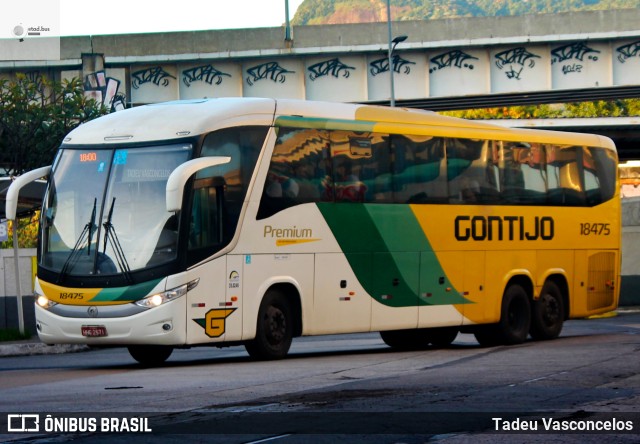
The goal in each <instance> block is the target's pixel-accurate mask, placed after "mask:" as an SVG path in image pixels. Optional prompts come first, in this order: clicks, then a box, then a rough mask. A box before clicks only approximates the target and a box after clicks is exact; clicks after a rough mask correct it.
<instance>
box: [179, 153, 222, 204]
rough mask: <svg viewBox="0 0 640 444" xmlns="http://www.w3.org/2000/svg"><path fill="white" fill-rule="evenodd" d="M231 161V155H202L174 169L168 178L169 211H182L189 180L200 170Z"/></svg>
mask: <svg viewBox="0 0 640 444" xmlns="http://www.w3.org/2000/svg"><path fill="white" fill-rule="evenodd" d="M229 162H231V157H228V156H218V157H200V158H198V159H193V160H190V161H188V162H185V163H183V164H182V165H180V166H179V167H178V168H176V169H175V170H173V172H172V173H171V175H169V179H167V211H169V212H173V211H180V209H181V208H182V196H183V193H184V185H185V183H187V180H189V178H190V177H191V176H192V175H194V174H195V173H197V172H198V171H200V170H204V169H205V168H209V167H212V166H216V165H223V164H225V163H229Z"/></svg>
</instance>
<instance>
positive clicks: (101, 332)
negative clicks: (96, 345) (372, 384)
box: [81, 325, 107, 338]
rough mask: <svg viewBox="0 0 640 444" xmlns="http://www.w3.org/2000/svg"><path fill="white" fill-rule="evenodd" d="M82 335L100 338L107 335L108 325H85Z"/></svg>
mask: <svg viewBox="0 0 640 444" xmlns="http://www.w3.org/2000/svg"><path fill="white" fill-rule="evenodd" d="M81 329H82V336H86V337H88V338H100V337H102V336H107V327H105V326H104V325H83V326H82V327H81Z"/></svg>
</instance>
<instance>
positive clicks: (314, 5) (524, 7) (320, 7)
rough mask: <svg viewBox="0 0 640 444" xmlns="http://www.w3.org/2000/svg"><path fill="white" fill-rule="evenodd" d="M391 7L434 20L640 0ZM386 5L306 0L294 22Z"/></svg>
mask: <svg viewBox="0 0 640 444" xmlns="http://www.w3.org/2000/svg"><path fill="white" fill-rule="evenodd" d="M391 7H392V15H393V19H394V20H433V19H443V18H453V17H495V16H510V15H524V14H557V13H559V12H569V11H597V10H608V9H626V8H638V7H640V0H527V1H524V0H391ZM385 8H386V0H305V1H304V2H303V3H302V4H301V5H300V7H299V8H298V10H297V11H296V14H295V16H294V17H293V20H292V21H291V23H292V24H294V25H320V24H324V23H327V21H328V20H329V18H330V17H332V16H333V15H334V14H336V13H338V14H339V13H340V11H344V10H347V11H353V10H354V9H376V10H381V9H385ZM352 16H356V17H357V16H358V15H357V14H353V15H352ZM338 21H339V20H338ZM335 22H336V20H335V18H334V23H335Z"/></svg>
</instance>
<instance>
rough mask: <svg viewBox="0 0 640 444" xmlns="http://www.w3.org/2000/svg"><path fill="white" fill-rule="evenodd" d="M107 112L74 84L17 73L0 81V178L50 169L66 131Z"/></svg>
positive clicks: (76, 82)
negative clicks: (1, 176)
mask: <svg viewBox="0 0 640 444" xmlns="http://www.w3.org/2000/svg"><path fill="white" fill-rule="evenodd" d="M107 111H108V110H107V109H106V108H104V107H103V106H102V105H100V104H98V103H97V102H96V101H95V100H93V99H89V98H87V97H85V95H84V89H83V86H82V82H81V81H80V79H72V80H63V81H62V82H56V81H51V80H49V79H47V78H46V77H44V76H40V75H26V74H22V73H19V74H16V79H15V80H6V79H2V80H0V168H2V169H4V175H8V174H12V175H20V174H22V173H23V172H25V171H29V170H32V169H34V168H38V167H41V166H45V165H50V164H51V163H52V162H53V158H54V155H55V152H56V150H57V148H58V147H59V146H60V144H61V143H62V139H63V138H64V136H65V135H66V134H67V133H68V132H69V131H71V130H72V129H73V128H75V127H76V126H78V125H80V124H81V123H83V122H86V121H88V120H91V119H94V118H96V117H98V116H101V115H103V114H106V113H107ZM0 172H1V171H0Z"/></svg>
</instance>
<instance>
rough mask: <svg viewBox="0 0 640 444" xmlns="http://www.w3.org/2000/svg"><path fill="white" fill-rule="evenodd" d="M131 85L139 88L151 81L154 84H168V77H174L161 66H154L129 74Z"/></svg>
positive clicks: (164, 85)
mask: <svg viewBox="0 0 640 444" xmlns="http://www.w3.org/2000/svg"><path fill="white" fill-rule="evenodd" d="M131 78H132V80H131V86H132V87H133V88H134V89H138V88H140V86H141V85H144V84H145V83H153V84H154V85H156V86H162V87H167V86H169V79H175V77H174V76H172V75H171V74H169V73H168V72H167V71H165V70H164V69H162V66H154V67H152V68H147V69H141V70H140V71H136V72H134V73H132V74H131Z"/></svg>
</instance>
